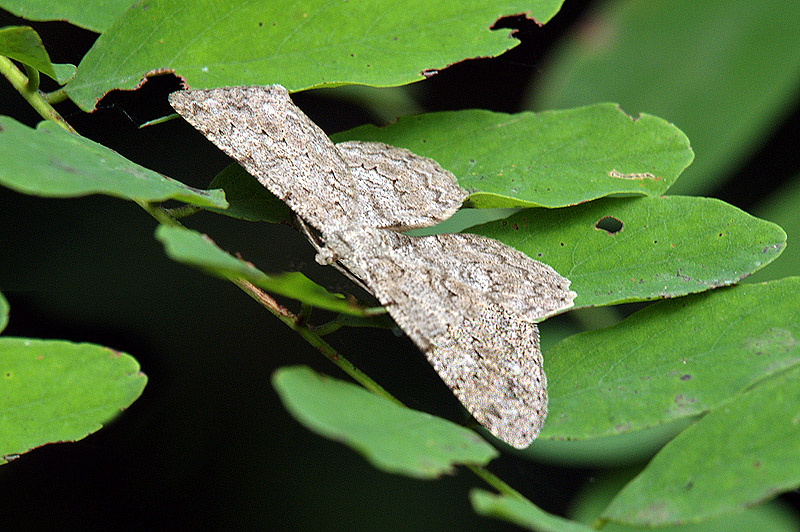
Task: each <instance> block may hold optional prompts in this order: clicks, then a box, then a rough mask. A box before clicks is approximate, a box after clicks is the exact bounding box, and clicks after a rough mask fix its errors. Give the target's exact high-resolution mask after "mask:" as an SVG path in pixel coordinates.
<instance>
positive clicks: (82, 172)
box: [0, 117, 227, 207]
mask: <svg viewBox="0 0 800 532" xmlns="http://www.w3.org/2000/svg"><path fill="white" fill-rule="evenodd" d="M0 160H2V161H3V164H2V165H0V184H3V185H5V186H7V187H9V188H11V189H14V190H16V191H17V192H22V193H23V194H32V195H36V196H43V197H56V198H74V197H78V196H87V195H89V194H106V195H109V196H115V197H117V198H122V199H128V200H133V201H136V202H159V201H166V200H168V199H175V200H179V201H183V202H185V203H190V204H192V205H198V206H200V207H225V206H226V205H227V202H226V201H225V198H224V196H223V194H222V191H220V190H199V189H196V188H192V187H189V186H186V185H184V184H183V183H181V182H179V181H175V180H174V179H170V178H168V177H165V176H163V175H161V174H159V173H157V172H153V171H152V170H148V169H147V168H144V167H142V166H139V165H138V164H136V163H134V162H132V161H129V160H128V159H126V158H125V157H123V156H121V155H120V154H118V153H117V152H115V151H113V150H110V149H108V148H106V147H105V146H103V145H101V144H97V143H96V142H92V141H91V140H89V139H87V138H84V137H81V136H79V135H75V134H72V133H70V132H68V131H66V130H64V129H62V128H61V127H59V126H58V125H56V124H55V123H53V122H48V121H43V122H40V123H39V125H38V126H37V128H36V129H31V128H29V127H27V126H25V125H23V124H20V123H19V122H17V121H16V120H14V119H13V118H10V117H0Z"/></svg>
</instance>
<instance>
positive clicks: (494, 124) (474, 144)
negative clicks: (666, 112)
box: [333, 104, 694, 207]
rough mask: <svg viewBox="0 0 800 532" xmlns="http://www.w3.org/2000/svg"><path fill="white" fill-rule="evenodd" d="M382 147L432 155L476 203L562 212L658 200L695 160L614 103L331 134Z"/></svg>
mask: <svg viewBox="0 0 800 532" xmlns="http://www.w3.org/2000/svg"><path fill="white" fill-rule="evenodd" d="M333 138H334V140H336V141H337V142H339V141H343V140H351V139H359V140H372V141H380V142H385V143H386V144H390V145H392V146H400V147H403V148H407V149H409V150H411V151H413V152H414V153H417V154H419V155H424V156H425V157H430V158H432V159H434V160H436V161H438V162H439V164H441V165H442V166H443V167H444V168H447V169H448V170H450V171H451V172H453V173H454V174H455V176H456V177H457V178H458V183H459V184H460V185H461V186H462V187H464V188H466V189H467V190H469V191H470V192H471V193H472V194H471V195H470V197H469V200H470V202H471V203H472V204H473V205H475V206H477V207H563V206H566V205H573V204H576V203H580V202H583V201H588V200H592V199H596V198H600V197H603V196H607V195H609V194H637V195H638V194H648V195H660V194H663V193H664V192H665V191H666V190H667V188H669V186H670V185H671V184H672V183H673V182H674V181H675V180H676V179H677V178H678V175H679V174H680V173H681V172H682V171H683V169H684V168H686V167H687V166H688V165H689V163H691V162H692V158H693V157H694V155H693V153H692V150H691V148H689V139H687V138H686V136H685V135H684V134H683V133H681V132H680V131H679V130H678V129H677V128H676V127H675V126H673V125H672V124H669V123H667V122H665V121H664V120H661V119H660V118H657V117H655V116H650V115H641V116H640V117H638V118H637V119H635V120H634V119H632V118H631V117H629V116H627V115H625V114H624V113H622V112H620V110H619V109H618V108H617V107H616V106H615V105H613V104H601V105H593V106H590V107H583V108H580V109H569V110H565V111H548V112H544V113H530V112H524V113H517V114H505V113H494V112H491V111H483V110H475V109H470V110H466V111H447V112H439V113H427V114H423V115H418V116H410V117H405V118H400V119H399V120H397V121H396V122H394V123H392V124H389V125H388V126H386V127H381V128H378V127H375V126H372V125H367V126H361V127H357V128H355V129H351V130H349V131H345V132H343V133H340V134H338V135H334V136H333Z"/></svg>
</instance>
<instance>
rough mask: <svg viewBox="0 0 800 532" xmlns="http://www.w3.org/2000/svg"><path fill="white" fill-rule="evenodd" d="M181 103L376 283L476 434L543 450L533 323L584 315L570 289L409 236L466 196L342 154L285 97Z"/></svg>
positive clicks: (493, 244) (542, 396) (420, 162)
mask: <svg viewBox="0 0 800 532" xmlns="http://www.w3.org/2000/svg"><path fill="white" fill-rule="evenodd" d="M170 102H171V103H172V105H173V107H174V108H175V109H176V110H177V111H178V112H179V113H180V114H181V115H182V116H183V117H184V118H186V120H187V121H189V123H191V124H192V125H193V126H194V127H196V128H197V129H199V130H200V131H201V132H202V133H203V134H204V135H205V136H206V137H208V138H209V139H210V140H211V141H212V142H214V143H215V144H216V145H217V146H219V147H220V148H221V149H222V150H223V151H225V152H226V153H227V154H228V155H230V156H231V157H232V158H234V159H235V160H236V161H237V162H239V163H240V164H241V165H242V166H243V167H244V168H245V169H246V170H247V171H248V172H250V173H251V174H253V175H254V176H255V177H256V178H257V179H258V180H259V181H260V182H261V183H262V184H263V185H264V186H266V187H267V188H268V189H269V190H270V191H272V192H273V193H274V194H275V195H277V196H278V197H280V198H282V199H283V200H284V201H286V203H287V204H289V206H290V207H291V208H292V209H293V210H294V211H295V212H297V214H299V215H300V216H301V217H302V218H304V219H305V220H306V221H308V222H309V223H310V224H311V225H313V226H314V227H315V228H317V229H318V230H319V231H320V232H321V233H322V237H323V239H324V240H325V248H324V249H323V250H322V251H321V252H320V256H322V255H325V256H326V257H333V258H336V259H337V260H338V261H339V262H340V263H341V264H342V265H343V266H345V267H346V268H347V269H348V270H349V271H351V272H352V273H353V274H355V275H356V276H357V277H359V278H360V279H361V280H362V281H364V283H365V284H366V285H367V286H368V287H369V288H370V290H372V292H373V293H374V294H375V296H376V297H377V298H378V300H379V301H380V302H381V304H382V305H385V306H386V309H387V310H388V312H389V314H390V315H391V316H392V318H394V320H395V322H396V323H397V324H398V326H400V328H401V329H403V331H405V332H406V334H408V336H409V337H410V338H411V339H412V340H413V341H414V343H415V344H416V345H417V346H418V347H419V348H420V349H421V350H422V351H423V352H424V353H425V355H426V356H427V358H428V360H429V361H430V363H431V364H432V365H433V367H434V368H435V369H436V371H437V372H438V373H439V375H440V376H441V378H442V380H444V382H445V383H446V384H447V385H448V386H449V387H450V389H452V390H453V393H455V395H456V396H457V397H458V399H459V400H460V401H461V402H462V403H463V404H464V406H465V407H466V408H467V410H469V412H470V413H471V414H472V415H473V416H474V417H475V419H477V420H478V422H480V423H481V424H482V425H484V426H485V427H486V428H487V429H489V431H490V432H491V433H492V434H494V435H495V436H497V437H498V438H500V439H502V440H503V441H505V442H507V443H509V444H510V445H513V446H514V447H519V448H522V447H526V446H527V445H528V444H530V442H531V441H532V440H533V439H534V438H536V436H537V435H538V433H539V430H540V429H541V426H542V424H543V422H544V419H545V416H546V414H547V383H546V378H545V375H544V371H543V369H542V356H541V351H540V349H539V334H538V329H537V327H536V325H535V323H534V322H535V321H536V320H540V319H542V318H544V317H547V316H550V315H552V314H555V313H557V312H559V311H561V310H564V309H566V308H568V307H570V306H572V301H573V299H574V298H575V293H574V292H572V291H570V290H569V284H570V282H569V280H567V279H566V278H564V277H562V276H561V275H559V274H558V273H557V272H555V271H554V270H553V269H552V268H550V267H549V266H547V265H545V264H542V263H541V262H538V261H536V260H533V259H531V258H530V257H528V256H527V255H525V254H523V253H520V252H519V251H517V250H515V249H513V248H510V247H509V246H506V245H505V244H502V243H500V242H497V241H495V240H492V239H489V238H485V237H482V236H478V235H472V234H439V235H433V236H424V237H415V236H408V235H405V234H403V233H401V232H399V231H401V230H405V229H409V228H413V227H427V226H431V225H434V224H436V223H437V222H439V221H441V220H444V219H446V218H448V217H449V216H450V215H451V214H453V212H455V211H456V210H457V209H458V207H459V206H460V205H461V203H462V201H463V200H464V198H465V197H466V196H467V193H466V191H464V190H463V189H462V188H461V187H459V186H458V184H457V183H456V180H455V177H454V176H453V175H452V174H451V173H450V172H448V171H447V170H444V169H443V168H442V167H441V166H439V164H438V163H436V162H435V161H433V160H431V159H428V158H425V157H421V156H419V155H416V154H414V153H412V152H410V151H408V150H405V149H402V148H395V147H392V146H388V145H385V144H381V143H377V142H359V141H352V142H345V143H341V144H338V145H336V146H334V145H333V144H332V143H331V141H330V139H328V137H327V136H326V135H325V134H324V133H323V132H322V130H320V129H319V128H318V127H317V126H316V125H315V124H314V123H313V122H311V120H310V119H308V118H307V117H306V116H305V115H304V114H303V113H302V111H300V110H299V109H298V108H297V107H295V106H294V104H293V103H292V102H291V99H290V98H289V95H288V93H287V92H286V90H285V89H283V87H280V86H277V85H274V86H271V87H229V88H222V89H212V90H205V91H182V92H177V93H173V94H172V95H170ZM323 252H325V253H323ZM318 260H319V257H318Z"/></svg>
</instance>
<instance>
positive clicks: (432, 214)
mask: <svg viewBox="0 0 800 532" xmlns="http://www.w3.org/2000/svg"><path fill="white" fill-rule="evenodd" d="M336 147H337V148H338V150H339V152H340V153H341V154H342V157H344V160H345V161H346V163H347V165H348V166H349V168H350V174H351V175H352V176H353V182H354V183H355V188H356V195H357V197H358V203H359V205H360V207H361V208H360V213H361V214H360V217H359V219H360V221H361V223H362V224H363V225H365V226H367V227H381V228H393V229H411V228H415V227H428V226H431V225H435V224H437V223H439V222H441V221H442V220H446V219H447V218H449V217H450V216H451V215H452V214H453V213H454V212H456V211H457V210H458V208H459V207H461V203H462V202H463V201H464V199H465V198H466V197H467V196H468V193H467V191H466V190H464V189H463V188H461V187H460V186H458V183H457V182H456V178H455V176H454V175H453V174H452V173H450V172H449V171H447V170H445V169H444V168H442V167H441V166H440V165H439V163H437V162H436V161H434V160H433V159H428V158H427V157H422V156H421V155H417V154H415V153H412V152H410V151H408V150H406V149H404V148H397V147H394V146H389V145H387V144H383V143H381V142H362V141H349V142H342V143H339V144H337V145H336Z"/></svg>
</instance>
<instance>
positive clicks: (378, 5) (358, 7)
mask: <svg viewBox="0 0 800 532" xmlns="http://www.w3.org/2000/svg"><path fill="white" fill-rule="evenodd" d="M561 2H562V0H537V1H536V2H530V1H523V0H503V1H502V2H497V0H473V1H472V2H470V4H469V7H468V8H466V9H465V7H464V6H463V5H462V4H461V3H460V2H434V3H411V4H409V3H397V2H394V1H390V0H360V1H358V2H329V1H328V0H303V1H300V2H295V3H292V4H288V5H287V4H286V3H284V2H275V1H274V0H253V1H250V2H238V1H235V0H217V1H215V2H211V3H196V2H185V1H184V0H152V1H147V2H140V3H138V4H135V5H133V6H132V7H131V9H129V10H128V11H127V12H126V13H125V14H124V15H123V16H122V18H120V19H119V20H117V21H116V22H115V23H114V25H113V26H112V27H110V28H109V29H108V31H106V32H105V33H103V35H101V36H100V38H99V39H98V40H97V42H95V44H94V46H93V47H92V49H91V50H90V51H89V53H87V54H86V56H85V57H84V59H83V61H81V64H80V65H79V66H78V75H77V76H76V77H75V79H73V80H72V82H70V84H69V85H68V87H67V92H68V93H69V95H70V97H71V98H72V100H73V101H74V102H75V103H76V104H78V106H79V107H81V108H82V109H83V110H85V111H89V110H91V109H92V108H93V107H94V105H95V103H96V102H97V100H99V99H100V98H101V97H102V96H103V95H104V94H105V93H107V92H108V91H110V90H112V89H133V88H135V87H136V86H138V85H139V84H140V83H141V80H142V78H143V77H144V76H145V75H147V74H149V73H150V74H152V73H156V72H161V73H163V72H165V71H174V72H175V73H176V74H177V75H179V76H181V77H182V78H183V79H184V80H185V81H186V83H187V85H188V86H189V87H191V88H193V89H202V88H211V87H222V86H226V85H227V86H231V85H264V84H270V83H280V84H282V85H284V86H285V87H286V88H288V89H289V90H290V91H298V90H303V89H308V88H312V87H321V86H323V85H345V84H359V85H372V86H376V87H387V86H396V85H405V84H407V83H411V82H414V81H418V80H422V79H424V78H425V77H427V76H430V75H431V74H433V73H434V72H435V71H436V70H438V69H442V68H445V67H446V66H448V65H450V64H452V63H456V62H458V61H461V60H463V59H464V58H465V57H489V56H496V55H500V54H501V53H503V52H505V51H506V50H508V49H509V48H513V47H514V46H516V45H517V44H518V43H519V41H517V40H516V39H511V38H509V33H510V32H509V30H508V29H498V30H496V31H491V29H490V28H491V27H492V25H493V24H494V22H495V21H496V20H497V19H498V18H501V17H503V16H504V15H515V14H519V13H524V14H525V16H527V17H529V18H533V19H536V21H537V22H539V23H540V24H544V23H546V22H547V21H548V20H550V19H551V18H552V17H553V15H555V13H556V12H557V11H558V9H559V7H560V6H561ZM209 20H213V21H214V23H213V24H209V23H208V21H209ZM332 21H335V23H332ZM199 36H202V38H199Z"/></svg>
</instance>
